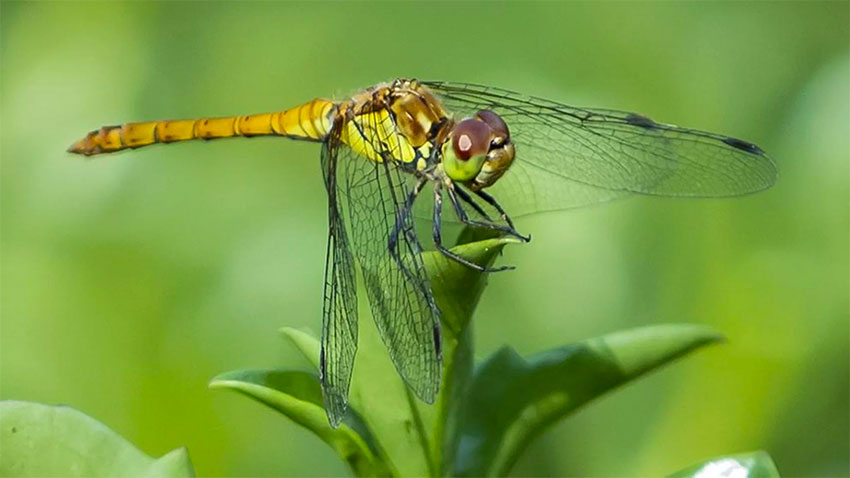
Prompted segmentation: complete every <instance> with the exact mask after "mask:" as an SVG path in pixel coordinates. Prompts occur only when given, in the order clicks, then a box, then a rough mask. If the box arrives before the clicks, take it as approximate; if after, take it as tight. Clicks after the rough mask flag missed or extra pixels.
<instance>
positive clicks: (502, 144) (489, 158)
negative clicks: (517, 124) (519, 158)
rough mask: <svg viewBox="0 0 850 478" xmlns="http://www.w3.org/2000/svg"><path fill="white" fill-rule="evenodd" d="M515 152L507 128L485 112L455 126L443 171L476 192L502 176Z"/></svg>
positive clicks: (446, 148) (448, 145)
mask: <svg viewBox="0 0 850 478" xmlns="http://www.w3.org/2000/svg"><path fill="white" fill-rule="evenodd" d="M515 152H516V150H515V148H514V145H513V143H512V142H511V135H510V131H508V125H506V124H505V122H504V121H503V120H502V118H501V117H500V116H499V115H497V114H496V113H494V112H492V111H490V110H482V111H479V112H478V113H476V114H475V116H473V117H472V118H467V119H465V120H462V121H460V122H458V123H457V124H456V125H455V126H454V128H453V129H452V131H451V133H450V135H449V139H448V141H446V143H445V145H444V151H443V168H444V170H445V171H446V174H447V175H448V176H449V178H451V179H452V180H453V181H459V182H462V183H465V184H467V185H468V186H469V187H470V188H471V189H472V190H474V191H477V190H479V189H482V188H486V187H487V186H491V185H492V184H493V183H495V182H496V180H497V179H499V178H500V177H502V174H504V173H505V171H507V170H508V168H509V167H510V165H511V163H512V162H513V160H514V154H515Z"/></svg>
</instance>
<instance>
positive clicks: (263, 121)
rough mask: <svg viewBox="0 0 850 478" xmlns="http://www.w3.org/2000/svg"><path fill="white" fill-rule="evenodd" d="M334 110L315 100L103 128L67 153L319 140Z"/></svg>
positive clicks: (100, 152) (323, 134)
mask: <svg viewBox="0 0 850 478" xmlns="http://www.w3.org/2000/svg"><path fill="white" fill-rule="evenodd" d="M336 108H337V104H336V103H334V102H332V101H329V100H323V99H315V100H313V101H310V102H309V103H305V104H303V105H301V106H297V107H295V108H292V109H288V110H286V111H280V112H277V113H263V114H257V115H248V116H230V117H226V118H200V119H192V120H166V121H151V122H146V123H127V124H124V125H120V126H104V127H102V128H100V129H99V130H95V131H92V132H90V133H89V134H87V135H86V137H85V138H83V139H81V140H79V141H77V142H76V143H74V144H73V145H71V147H70V148H68V151H69V152H72V153H77V154H84V155H86V156H91V155H95V154H103V153H112V152H115V151H121V150H124V149H128V148H140V147H142V146H148V145H151V144H156V143H173V142H177V141H187V140H191V139H216V138H231V137H235V136H268V135H277V136H286V137H288V138H293V139H302V140H309V141H322V140H324V139H325V137H326V136H327V135H328V133H329V132H330V130H331V127H332V126H333V117H334V115H335V113H336Z"/></svg>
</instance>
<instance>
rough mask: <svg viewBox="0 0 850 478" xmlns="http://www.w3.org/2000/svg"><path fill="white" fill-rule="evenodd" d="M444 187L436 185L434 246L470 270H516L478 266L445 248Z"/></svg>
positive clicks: (509, 267) (510, 267)
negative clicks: (443, 230)
mask: <svg viewBox="0 0 850 478" xmlns="http://www.w3.org/2000/svg"><path fill="white" fill-rule="evenodd" d="M442 189H443V185H442V184H441V183H439V182H438V183H435V184H434V245H435V246H436V247H437V250H438V251H440V252H441V253H443V255H445V256H446V257H448V258H450V259H453V260H455V261H457V262H459V263H461V264H463V265H465V266H467V267H469V268H470V269H474V270H476V271H478V272H500V271H507V270H511V269H514V267H513V266H501V267H486V266H481V265H478V264H476V263H474V262H472V261H470V260H469V259H466V258H463V257H461V256H459V255H457V254H455V253H454V252H452V251H450V250H448V249H446V248H445V247H443V237H442V210H443V194H442Z"/></svg>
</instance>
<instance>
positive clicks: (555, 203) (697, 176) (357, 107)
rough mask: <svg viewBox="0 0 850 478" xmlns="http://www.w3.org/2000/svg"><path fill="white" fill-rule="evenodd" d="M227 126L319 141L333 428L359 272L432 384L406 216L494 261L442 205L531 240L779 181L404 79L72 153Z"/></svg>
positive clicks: (686, 133)
mask: <svg viewBox="0 0 850 478" xmlns="http://www.w3.org/2000/svg"><path fill="white" fill-rule="evenodd" d="M237 136H242V137H252V136H283V137H287V138H292V139H297V140H306V141H313V142H317V143H320V144H321V169H322V173H323V177H324V186H325V188H326V191H327V197H328V242H327V253H326V264H325V280H324V304H323V317H322V332H321V348H320V359H319V380H320V383H321V388H322V394H323V401H324V407H325V409H326V412H327V415H328V419H329V422H330V424H331V425H332V426H334V427H336V426H338V425H339V423H340V422H341V421H342V419H343V417H344V416H345V413H346V410H347V405H348V391H349V387H350V384H351V377H352V373H353V369H354V359H355V355H356V352H357V337H358V312H357V289H356V282H355V277H356V269H355V268H356V267H359V270H360V272H361V276H362V278H363V281H364V283H365V290H366V293H367V296H368V301H369V304H370V306H371V312H372V315H373V319H374V321H375V323H376V325H377V328H378V331H379V333H380V335H381V337H382V339H383V342H384V344H385V345H386V348H387V349H388V352H389V356H390V358H391V360H392V362H393V364H394V365H395V368H396V370H397V371H398V373H399V375H400V376H401V377H402V379H403V380H404V382H405V383H406V384H407V386H408V387H409V388H410V389H411V390H412V391H413V392H414V393H415V394H416V396H418V397H419V398H420V399H421V400H423V401H424V402H426V403H434V401H435V399H436V397H437V394H438V392H439V388H440V380H441V377H440V375H441V361H442V353H441V340H442V339H441V329H440V327H441V325H440V309H439V307H438V306H437V304H436V302H435V300H434V294H433V292H432V289H431V285H430V282H429V277H428V276H427V274H426V271H425V268H424V265H423V260H422V251H423V247H422V243H421V242H420V240H419V238H418V237H417V233H416V231H415V228H414V218H416V217H423V216H424V217H426V218H428V219H429V220H430V221H431V222H432V235H433V237H432V241H433V244H434V247H435V248H436V249H437V250H438V251H440V252H441V253H442V254H445V255H446V256H447V257H449V258H450V259H452V260H455V261H458V262H460V263H462V264H464V265H465V266H468V267H470V268H473V269H476V270H478V271H481V272H495V271H500V270H505V269H508V268H510V267H507V266H502V267H485V266H481V265H478V264H475V263H473V262H470V261H468V260H467V259H465V258H463V257H461V256H459V255H457V254H455V253H453V252H452V251H451V250H449V249H448V248H447V247H445V246H444V244H443V237H442V235H443V232H442V231H443V219H444V216H445V217H446V221H449V220H451V221H453V222H459V223H462V224H465V225H467V226H470V227H477V228H485V229H490V230H493V231H495V233H498V234H501V235H509V236H514V237H516V238H518V239H520V240H522V241H528V240H530V236H526V235H523V234H521V233H520V232H518V231H517V229H516V228H515V226H514V222H513V218H515V217H518V216H523V215H526V214H530V213H535V212H543V211H555V210H563V209H570V208H575V207H580V206H586V205H590V204H595V203H600V202H605V201H611V200H613V199H617V198H621V197H624V196H629V195H650V196H670V197H727V196H738V195H743V194H748V193H754V192H757V191H761V190H764V189H766V188H768V187H770V186H771V185H773V183H774V182H775V180H776V177H777V170H776V166H775V165H774V163H773V161H772V160H771V159H770V158H769V157H768V156H767V155H766V154H765V152H764V151H763V150H762V149H761V148H759V147H758V146H756V145H755V144H753V143H750V142H747V141H744V140H741V139H736V138H733V137H729V136H724V135H720V134H715V133H709V132H704V131H698V130H695V129H689V128H683V127H678V126H674V125H669V124H664V123H660V122H656V121H654V120H652V119H650V118H649V117H647V116H644V115H640V114H636V113H629V112H623V111H616V110H609V109H597V108H578V107H573V106H568V105H566V104H563V103H560V102H557V101H552V100H547V99H544V98H539V97H535V96H529V95H524V94H520V93H516V92H513V91H510V90H506V89H502V88H496V87H490V86H484V85H477V84H466V83H450V82H443V81H419V80H416V79H406V78H401V79H396V80H393V81H391V82H386V83H381V84H378V85H375V86H372V87H370V88H367V89H364V90H362V91H360V92H358V93H356V94H354V95H353V96H351V97H350V98H348V99H345V100H342V101H333V100H328V99H314V100H312V101H309V102H307V103H305V104H302V105H300V106H297V107H294V108H291V109H287V110H283V111H278V112H274V113H264V114H253V115H247V116H232V117H225V118H201V119H190V120H169V121H152V122H141V123H126V124H123V125H119V126H105V127H102V128H100V129H98V130H95V131H92V132H90V133H89V134H88V135H86V136H85V137H84V138H83V139H81V140H79V141H77V142H75V143H74V144H73V145H72V146H71V147H70V148H69V149H68V151H70V152H72V153H77V154H83V155H98V154H104V153H112V152H117V151H122V150H126V149H136V148H140V147H144V146H149V145H153V144H158V143H173V142H179V141H186V140H193V139H203V140H213V139H219V138H230V137H237ZM444 201H446V203H447V207H446V208H444V207H443V202H444Z"/></svg>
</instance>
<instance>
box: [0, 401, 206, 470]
mask: <svg viewBox="0 0 850 478" xmlns="http://www.w3.org/2000/svg"><path fill="white" fill-rule="evenodd" d="M0 443H2V446H0V476H87V477H88V476H151V477H154V476H155V477H160V476H163V477H164V476H174V477H184V476H195V472H194V470H193V469H192V463H191V462H190V461H189V455H188V454H187V453H186V449H185V448H178V449H176V450H173V451H171V452H170V453H168V454H166V455H164V456H163V457H162V458H158V459H157V458H152V457H150V456H148V455H146V454H144V453H142V452H141V451H140V450H139V449H138V448H136V447H135V446H133V444H132V443H130V442H128V441H127V440H125V439H124V438H123V437H121V436H120V435H118V434H117V433H115V432H114V431H112V430H111V429H110V428H109V427H107V426H106V425H104V424H102V423H100V422H98V421H97V420H95V419H93V418H91V417H89V416H88V415H85V414H84V413H82V412H79V411H77V410H74V409H73V408H71V407H66V406H50V405H43V404H40V403H32V402H18V401H4V402H0Z"/></svg>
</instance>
